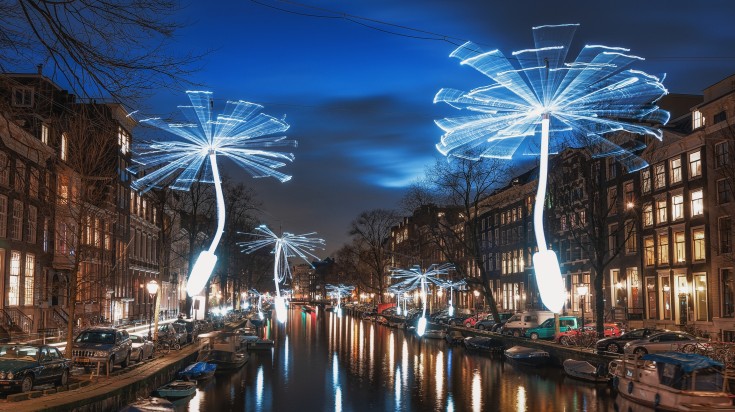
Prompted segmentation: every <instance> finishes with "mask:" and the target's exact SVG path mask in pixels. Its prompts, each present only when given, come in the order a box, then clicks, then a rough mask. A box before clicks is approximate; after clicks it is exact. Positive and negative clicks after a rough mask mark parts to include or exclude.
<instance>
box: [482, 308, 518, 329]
mask: <svg viewBox="0 0 735 412" xmlns="http://www.w3.org/2000/svg"><path fill="white" fill-rule="evenodd" d="M498 316H499V317H500V323H496V322H495V319H494V318H493V315H492V314H489V315H487V316H485V317H484V318H481V319H479V320H478V321H477V322H476V323H475V328H476V329H479V330H489V331H493V332H496V331H497V330H498V329H499V328H500V327H502V326H503V325H504V324H505V322H507V321H508V319H510V317H511V316H513V314H512V313H510V312H501V313H498Z"/></svg>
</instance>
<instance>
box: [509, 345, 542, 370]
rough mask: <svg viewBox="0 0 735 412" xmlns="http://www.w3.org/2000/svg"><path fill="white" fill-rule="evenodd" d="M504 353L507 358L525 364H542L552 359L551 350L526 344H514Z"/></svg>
mask: <svg viewBox="0 0 735 412" xmlns="http://www.w3.org/2000/svg"><path fill="white" fill-rule="evenodd" d="M504 353H505V357H506V358H508V359H510V360H512V361H514V362H517V363H520V364H524V365H531V366H540V365H546V364H547V363H549V362H550V361H551V358H550V357H549V352H546V351H544V350H541V349H536V348H528V347H525V346H513V347H512V348H510V349H507V350H506V351H505V352H504Z"/></svg>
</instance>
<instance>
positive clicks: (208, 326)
mask: <svg viewBox="0 0 735 412" xmlns="http://www.w3.org/2000/svg"><path fill="white" fill-rule="evenodd" d="M194 322H195V323H196V324H197V325H198V326H199V332H200V333H206V332H211V331H212V330H213V329H214V328H213V327H212V321H210V320H208V319H203V320H202V319H200V320H195V321H194Z"/></svg>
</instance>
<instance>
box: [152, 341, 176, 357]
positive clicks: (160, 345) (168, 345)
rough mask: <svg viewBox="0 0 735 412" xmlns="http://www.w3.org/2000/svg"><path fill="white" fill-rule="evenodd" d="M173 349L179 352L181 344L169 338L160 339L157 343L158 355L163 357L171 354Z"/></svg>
mask: <svg viewBox="0 0 735 412" xmlns="http://www.w3.org/2000/svg"><path fill="white" fill-rule="evenodd" d="M171 349H174V350H179V349H181V344H180V343H179V342H178V341H176V340H175V339H172V338H167V337H159V338H158V340H157V341H156V353H157V354H161V355H166V354H168V353H169V352H171Z"/></svg>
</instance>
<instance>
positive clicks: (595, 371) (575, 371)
mask: <svg viewBox="0 0 735 412" xmlns="http://www.w3.org/2000/svg"><path fill="white" fill-rule="evenodd" d="M562 366H563V367H564V372H565V373H566V374H567V376H569V377H572V378H576V379H581V380H584V381H587V382H595V383H604V382H607V381H609V380H610V376H608V375H607V374H606V373H604V371H603V368H602V367H598V366H595V365H593V364H591V363H589V362H587V361H583V360H574V359H567V360H565V361H564V362H563V363H562Z"/></svg>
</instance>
